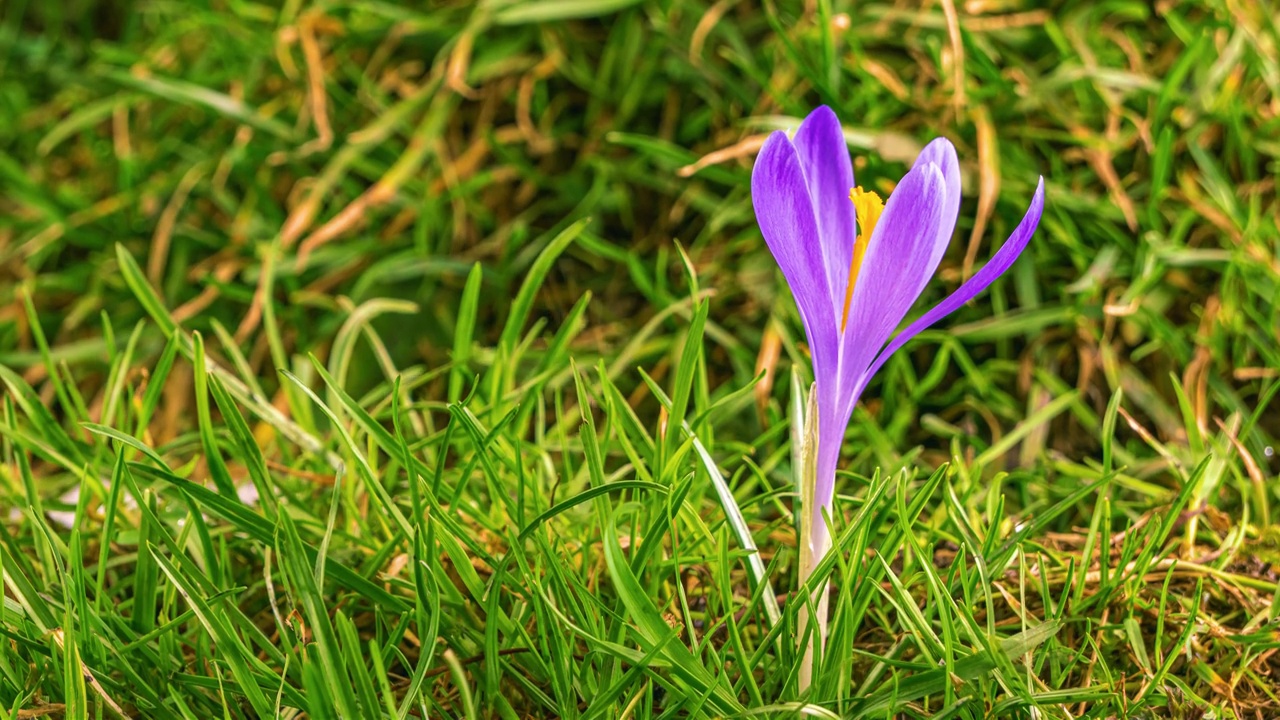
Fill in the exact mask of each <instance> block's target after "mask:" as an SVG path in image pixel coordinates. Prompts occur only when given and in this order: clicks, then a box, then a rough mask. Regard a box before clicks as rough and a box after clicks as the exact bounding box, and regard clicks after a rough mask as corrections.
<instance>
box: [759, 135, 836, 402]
mask: <svg viewBox="0 0 1280 720" xmlns="http://www.w3.org/2000/svg"><path fill="white" fill-rule="evenodd" d="M751 203H752V205H754V206H755V211H756V222H758V223H759V224H760V232H761V233H762V234H763V235H764V240H765V243H766V244H768V246H769V251H770V252H772V253H773V257H774V259H775V260H777V262H778V267H779V268H781V269H782V276H783V277H784V278H786V280H787V285H789V286H790V287H791V294H792V295H793V296H795V299H796V305H797V306H799V308H800V319H801V320H803V321H804V329H805V334H806V335H807V336H808V339H809V351H810V352H811V353H812V354H813V373H814V379H815V380H816V381H817V383H818V388H819V390H820V391H821V392H823V393H828V392H832V391H833V390H834V389H835V383H836V370H837V367H838V357H839V355H838V353H839V329H838V328H837V326H836V320H835V315H834V305H833V304H832V300H831V293H830V290H829V287H828V285H827V277H826V271H825V270H824V269H823V255H822V242H821V238H820V234H819V230H818V220H817V217H816V215H815V213H814V208H813V202H812V201H811V200H810V198H809V190H808V187H807V185H806V184H805V175H804V171H803V170H802V169H801V164H800V155H799V154H798V153H797V152H796V148H795V147H794V146H793V145H792V144H791V141H790V140H788V139H787V134H786V133H784V132H782V131H781V130H779V131H777V132H775V133H773V134H772V135H770V136H769V138H768V139H767V140H765V143H764V147H762V148H761V149H760V154H759V156H757V157H756V164H755V167H754V168H753V169H752V171H751Z"/></svg>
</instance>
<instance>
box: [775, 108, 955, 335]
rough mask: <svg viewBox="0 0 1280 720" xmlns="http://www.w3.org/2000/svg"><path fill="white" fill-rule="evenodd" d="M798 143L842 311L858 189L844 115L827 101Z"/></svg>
mask: <svg viewBox="0 0 1280 720" xmlns="http://www.w3.org/2000/svg"><path fill="white" fill-rule="evenodd" d="M793 143H794V144H795V148H796V153H797V154H799V156H800V167H801V168H802V169H803V170H804V174H805V182H806V185H807V186H808V188H809V198H810V199H811V200H812V201H813V208H814V215H815V216H816V217H817V220H818V237H819V239H820V241H821V243H822V259H823V265H824V266H825V267H826V274H827V292H828V293H830V295H831V300H832V303H833V305H832V308H833V311H834V312H835V314H836V316H839V315H840V314H841V313H842V312H843V310H844V305H843V303H844V292H845V287H846V285H847V283H848V282H849V263H850V262H851V261H852V260H853V240H854V234H855V224H854V209H853V203H852V202H851V201H850V200H849V191H850V190H852V189H853V163H852V162H850V160H849V147H848V145H846V144H845V141H844V130H843V129H842V128H841V127H840V120H839V119H838V118H837V117H836V114H835V112H833V111H832V110H831V108H829V107H827V106H826V105H822V106H819V107H818V108H816V109H814V111H813V112H811V113H809V116H808V117H806V118H805V119H804V122H802V123H801V124H800V129H799V130H797V131H796V135H795V139H794V140H793ZM953 154H954V151H953ZM834 303H840V305H839V306H836V305H835V304H834Z"/></svg>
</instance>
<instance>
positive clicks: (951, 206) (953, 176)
mask: <svg viewBox="0 0 1280 720" xmlns="http://www.w3.org/2000/svg"><path fill="white" fill-rule="evenodd" d="M929 163H933V164H934V165H937V166H938V170H940V171H941V172H942V182H943V184H944V185H945V186H946V190H947V199H946V200H944V201H943V204H942V208H943V212H942V219H943V223H942V225H941V226H940V227H939V228H938V233H939V235H942V236H943V237H940V238H939V239H938V248H940V253H939V254H943V253H945V252H946V249H947V245H949V244H950V242H951V235H952V233H953V232H955V229H956V218H957V217H959V215H960V194H961V193H960V159H959V158H957V157H956V148H955V146H954V145H952V144H951V141H950V140H948V139H946V138H944V137H939V138H934V139H933V140H932V141H930V142H929V144H928V145H925V146H924V149H923V150H921V151H920V156H919V157H917V158H916V162H915V165H913V167H921V166H924V165H928V164H929ZM947 218H950V222H947V221H946V220H947Z"/></svg>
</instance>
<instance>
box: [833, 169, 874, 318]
mask: <svg viewBox="0 0 1280 720" xmlns="http://www.w3.org/2000/svg"><path fill="white" fill-rule="evenodd" d="M849 199H850V200H852V201H853V210H854V212H855V213H857V216H858V237H857V239H856V240H854V241H853V262H851V263H850V264H849V287H848V288H847V289H846V290H845V292H844V316H843V317H841V318H840V332H844V326H845V324H846V323H848V322H849V303H850V302H851V301H852V300H853V285H854V283H856V282H857V281H858V271H859V270H861V269H862V256H863V255H866V254H867V243H869V242H871V233H872V231H874V230H875V229H876V223H877V222H879V221H880V213H882V212H884V201H883V200H881V199H880V196H879V195H877V194H875V193H874V192H871V191H870V190H863V189H862V186H861V185H859V186H858V187H856V188H854V189H852V190H850V191H849Z"/></svg>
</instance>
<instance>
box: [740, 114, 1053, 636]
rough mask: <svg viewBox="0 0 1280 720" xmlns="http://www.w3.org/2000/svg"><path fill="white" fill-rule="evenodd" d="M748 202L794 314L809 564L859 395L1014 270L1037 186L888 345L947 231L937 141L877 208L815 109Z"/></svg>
mask: <svg viewBox="0 0 1280 720" xmlns="http://www.w3.org/2000/svg"><path fill="white" fill-rule="evenodd" d="M751 199H752V202H753V204H754V205H755V211H756V220H757V221H758V222H759V223H760V230H761V232H762V233H763V234H764V239H765V242H766V243H768V245H769V250H770V251H772V252H773V257H774V259H776V260H777V261H778V266H779V267H780V268H781V269H782V274H783V277H785V278H786V281H787V284H788V285H789V286H790V287H791V292H792V294H793V295H794V296H795V299H796V304H797V305H798V306H799V309H800V318H801V320H803V322H804V329H805V335H806V336H807V337H808V341H809V349H810V353H811V354H812V357H813V374H814V380H815V388H814V393H815V394H816V406H817V423H818V427H817V434H816V437H817V445H818V447H817V459H816V482H815V485H814V487H813V500H814V501H813V503H812V507H810V508H806V509H805V511H806V512H807V513H808V523H809V527H808V528H804V530H805V531H802V533H801V537H802V538H804V537H808V538H809V542H810V545H809V548H807V549H809V550H810V552H811V553H812V555H811V556H810V557H811V558H812V559H813V560H812V562H814V563H816V562H817V560H819V559H821V558H822V556H823V555H825V554H826V550H827V545H828V542H829V538H828V533H827V528H826V523H825V522H824V520H823V511H824V510H825V509H827V508H829V507H830V506H831V500H832V495H833V493H834V491H835V479H836V464H837V462H838V461H839V459H840V445H841V442H842V440H843V439H844V432H845V428H846V427H848V424H849V418H850V416H851V415H852V414H853V408H854V406H855V405H856V404H857V403H858V398H859V397H860V396H861V395H862V391H863V390H864V389H866V387H867V383H868V382H870V380H871V377H872V376H873V375H875V373H876V371H877V370H879V369H880V367H881V366H882V365H884V363H885V361H887V360H888V359H889V357H890V356H891V355H893V353H894V352H896V351H897V350H898V348H900V347H902V346H903V345H904V344H906V342H907V341H908V340H910V339H911V338H913V337H915V336H916V335H917V334H919V333H920V332H921V331H922V330H924V329H926V328H928V327H929V326H930V325H933V324H934V323H936V322H937V321H938V320H941V319H942V318H943V317H945V316H946V315H948V314H950V313H951V312H953V311H954V310H955V309H956V308H958V307H960V306H961V305H963V304H964V303H966V302H968V301H969V300H971V299H972V298H973V297H974V296H975V295H977V294H978V293H980V292H982V291H983V290H984V289H986V287H987V286H988V285H990V284H991V283H992V281H994V280H995V279H996V278H997V277H1000V275H1001V274H1002V273H1004V271H1005V270H1008V269H1009V266H1010V265H1012V264H1013V261H1014V260H1017V259H1018V255H1019V254H1020V253H1021V252H1022V250H1023V248H1025V247H1026V246H1027V242H1028V241H1029V240H1030V239H1031V235H1032V234H1033V233H1034V232H1035V229H1036V225H1037V224H1038V223H1039V222H1040V213H1041V211H1042V210H1043V208H1044V179H1043V178H1041V180H1040V183H1039V185H1038V186H1037V187H1036V192H1035V196H1034V197H1032V199H1031V207H1030V208H1028V209H1027V214H1026V215H1025V216H1024V217H1023V218H1022V222H1021V223H1019V224H1018V227H1017V229H1015V230H1014V231H1013V234H1012V235H1011V236H1010V237H1009V239H1008V240H1007V241H1006V242H1005V244H1004V245H1003V246H1002V247H1001V248H1000V250H999V251H997V252H996V254H995V256H994V257H992V258H991V261H990V262H988V263H987V264H986V266H985V267H983V268H982V269H981V270H979V271H978V272H977V273H976V274H975V275H974V276H973V277H971V278H970V279H969V280H968V281H967V282H965V283H964V284H963V285H961V286H960V288H959V289H957V290H956V291H955V292H954V293H952V294H951V295H950V296H949V297H948V298H947V299H945V300H943V301H942V302H940V303H938V304H937V305H936V306H935V307H933V308H932V309H930V310H929V311H928V312H926V313H925V314H924V315H922V316H921V317H920V319H918V320H916V321H915V322H913V323H911V325H910V326H908V327H907V329H905V330H903V331H902V332H900V333H898V334H897V336H896V337H894V338H893V340H892V341H889V338H890V336H891V335H892V334H893V331H894V329H895V328H897V327H898V324H899V323H900V322H902V319H903V317H905V316H906V314H907V311H908V310H910V309H911V306H912V305H913V304H914V303H915V301H916V299H917V298H919V297H920V293H921V292H922V291H923V290H924V287H925V285H926V284H927V283H928V282H929V279H930V278H931V277H932V276H933V273H934V270H936V269H937V267H938V263H939V262H940V261H941V260H942V255H943V253H945V252H946V249H947V244H948V243H949V242H950V240H951V235H952V231H953V230H954V229H955V224H956V216H957V215H958V214H959V211H960V164H959V162H958V161H957V160H956V151H955V148H954V147H953V146H952V145H951V143H950V142H949V141H947V140H946V139H945V138H937V139H936V140H934V141H933V142H930V143H929V144H928V145H926V146H925V148H924V150H923V151H922V152H921V153H920V157H919V158H917V159H916V162H915V165H913V166H912V168H911V170H910V171H909V172H908V173H907V174H906V175H905V176H904V177H903V178H902V180H901V181H899V182H898V185H897V187H896V188H894V190H893V193H892V194H891V195H890V197H889V199H888V202H881V200H880V198H879V197H877V196H876V195H875V194H874V193H870V192H866V191H864V190H862V188H859V187H856V186H855V185H854V181H853V165H852V164H851V163H850V160H849V152H848V148H847V146H846V145H845V140H844V133H843V131H842V129H841V127H840V121H839V120H838V119H837V118H836V114H835V113H834V112H832V110H831V109H830V108H828V107H825V106H824V107H819V108H818V109H816V110H814V111H813V112H812V113H810V114H809V117H807V118H805V120H804V122H803V123H801V124H800V129H799V130H797V131H796V134H795V137H794V139H789V138H788V137H787V134H786V133H785V132H782V131H778V132H775V133H773V134H772V135H770V136H769V138H768V140H766V141H765V143H764V147H763V148H761V150H760V155H759V157H758V158H757V159H756V164H755V169H754V170H753V171H752V173H751ZM886 343H888V344H887V345H886ZM802 549H803V548H802ZM802 580H803V578H802ZM824 614H825V613H824Z"/></svg>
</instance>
